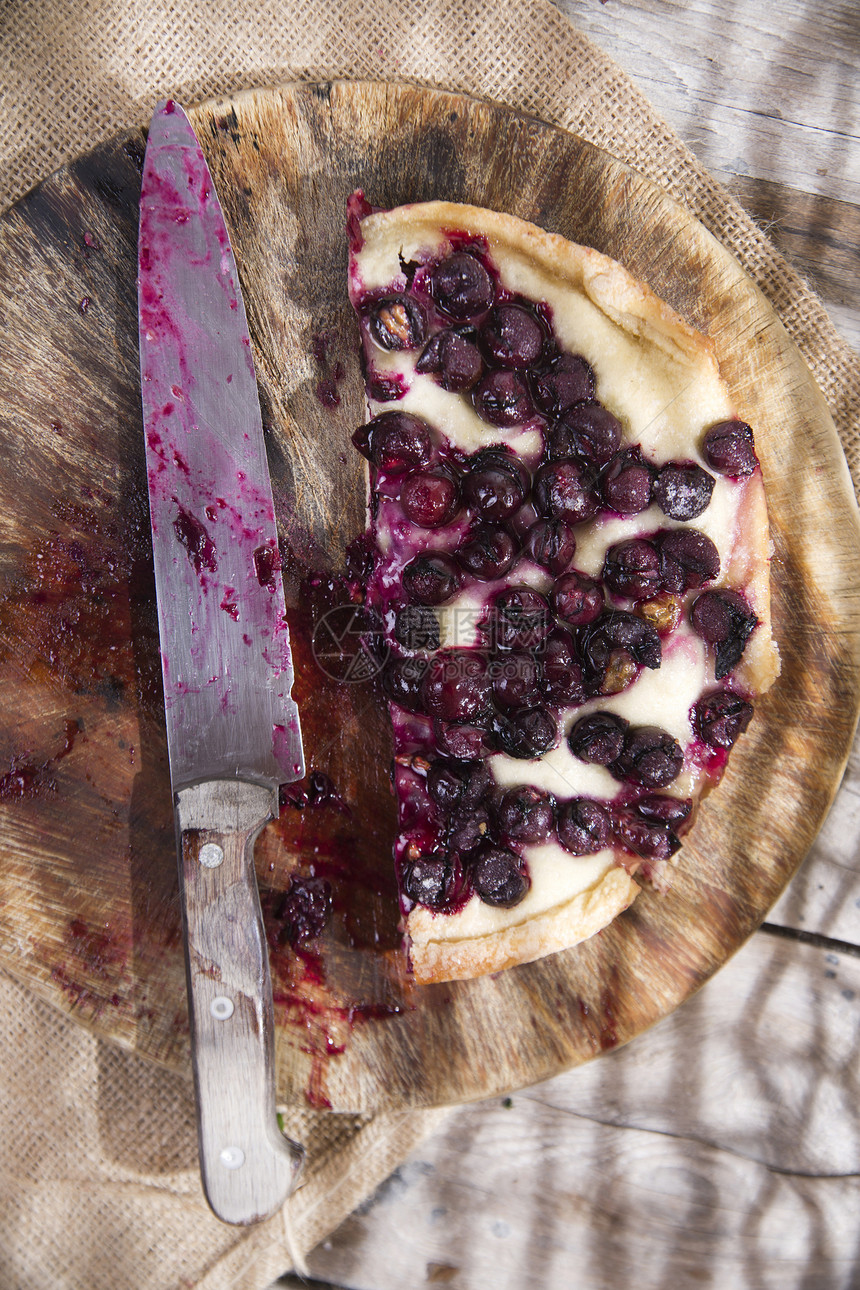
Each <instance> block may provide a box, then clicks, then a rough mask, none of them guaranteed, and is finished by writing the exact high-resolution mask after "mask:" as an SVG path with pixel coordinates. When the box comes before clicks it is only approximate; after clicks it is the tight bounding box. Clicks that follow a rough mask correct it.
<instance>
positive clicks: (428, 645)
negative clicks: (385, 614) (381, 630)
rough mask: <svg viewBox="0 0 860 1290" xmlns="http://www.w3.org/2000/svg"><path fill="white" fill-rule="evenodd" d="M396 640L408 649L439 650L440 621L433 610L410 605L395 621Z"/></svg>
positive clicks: (398, 614)
mask: <svg viewBox="0 0 860 1290" xmlns="http://www.w3.org/2000/svg"><path fill="white" fill-rule="evenodd" d="M394 639H395V640H396V641H399V642H400V644H401V645H405V646H406V648H407V649H425V650H432V649H438V648H439V619H438V618H437V617H436V615H435V614H434V613H433V610H432V609H429V608H425V607H424V606H423V605H408V606H407V608H406V609H400V610H398V612H397V617H396V618H395V620H394Z"/></svg>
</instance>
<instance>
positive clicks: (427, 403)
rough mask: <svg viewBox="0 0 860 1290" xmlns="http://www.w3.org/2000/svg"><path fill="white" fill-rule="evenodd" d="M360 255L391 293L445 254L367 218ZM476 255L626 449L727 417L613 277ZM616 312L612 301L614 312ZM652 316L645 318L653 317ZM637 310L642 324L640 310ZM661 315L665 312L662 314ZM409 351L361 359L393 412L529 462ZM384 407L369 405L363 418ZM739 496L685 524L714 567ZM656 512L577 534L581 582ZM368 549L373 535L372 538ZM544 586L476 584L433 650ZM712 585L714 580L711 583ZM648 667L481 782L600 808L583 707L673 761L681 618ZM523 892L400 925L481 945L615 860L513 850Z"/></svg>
mask: <svg viewBox="0 0 860 1290" xmlns="http://www.w3.org/2000/svg"><path fill="white" fill-rule="evenodd" d="M362 227H363V232H364V234H365V244H364V246H363V248H362V251H361V252H360V254H359V256H358V261H357V265H358V268H359V270H360V283H358V284H357V285H358V286H359V288H361V289H364V290H371V291H372V290H375V289H379V288H383V287H384V288H390V289H392V290H402V289H405V286H406V282H405V278H404V276H403V274H402V272H401V270H400V260H399V258H398V253H399V254H400V255H402V257H403V259H404V260H428V259H432V258H436V257H438V256H439V255H442V254H446V253H447V250H448V244H447V240H446V238H445V235H444V234H443V233H442V232H441V230H438V229H435V230H434V229H431V228H429V227H428V226H427V225H426V224H425V225H423V226H420V227H418V228H415V229H410V228H408V227H404V224H403V221H402V220H401V221H398V222H397V224H395V225H393V226H392V225H390V224H386V222H385V217H384V216H382V217H379V219H377V218H376V217H373V216H371V217H370V219H369V220H367V221H365V222H364V224H363V226H362ZM489 249H490V255H491V256H492V259H493V262H494V264H495V266H496V268H497V269H498V272H499V275H500V278H501V282H502V284H503V286H505V287H506V288H508V289H509V290H511V291H513V292H516V293H519V294H521V295H523V296H525V297H528V298H529V299H532V300H536V301H540V300H542V301H545V302H546V303H547V304H548V305H549V306H550V308H551V309H552V315H553V327H554V330H555V333H556V336H557V338H558V340H559V343H560V345H561V347H562V348H564V349H566V350H568V351H570V352H572V353H577V354H581V355H582V356H583V357H584V358H585V359H586V360H587V361H588V362H589V363H590V364H591V365H592V367H593V368H594V371H595V376H596V383H597V397H598V398H599V400H600V402H601V403H602V404H603V405H604V406H605V407H607V408H608V409H609V410H610V411H611V412H613V413H614V414H615V415H616V416H617V417H618V418H619V419H620V420H621V422H622V425H623V427H624V438H625V441H626V442H627V443H631V444H635V443H638V444H640V445H641V447H642V451H643V453H644V454H645V456H646V457H647V458H648V459H649V460H651V461H654V462H656V463H658V464H659V463H662V462H664V461H670V460H676V459H677V460H691V459H692V460H697V461H699V462H700V463H703V459H702V457H701V454H700V453H699V451H698V445H699V444H700V442H701V437H702V434H703V431H704V429H705V428H706V427H707V426H709V425H711V424H713V423H714V422H716V421H719V420H722V419H724V418H727V417H730V416H731V415H733V410H732V407H731V404H730V401H729V398H728V392H727V390H726V389H725V387H724V386H723V383H722V381H721V379H720V376H719V371H718V368H717V365H716V362H715V361H714V360H713V359H712V358H710V356H709V355H708V354H707V351H702V350H695V352H693V351H694V349H695V347H691V346H690V345H689V344H688V343H687V342H686V339H685V337H684V336H682V335H680V334H679V331H678V328H677V327H676V326H675V323H673V322H666V321H665V320H664V316H657V317H652V313H653V309H652V307H651V306H650V305H649V304H648V303H647V302H645V300H644V294H643V292H642V290H641V288H640V287H639V286H638V284H636V283H635V282H634V281H633V280H632V279H631V278H630V277H629V275H627V274H626V272H625V271H623V270H620V269H619V266H614V265H612V264H611V263H610V262H609V261H607V260H605V257H602V256H599V255H596V254H595V253H593V252H590V251H588V250H586V251H585V252H584V255H583V263H582V265H581V266H580V269H579V272H580V274H581V282H577V281H574V280H573V279H572V278H568V279H567V280H565V279H559V277H558V275H557V274H555V275H554V274H553V273H552V272H551V270H550V269H549V268H547V269H546V270H544V269H543V268H541V266H540V265H539V264H537V263H536V262H535V261H534V260H533V259H531V258H529V257H528V256H527V255H524V254H522V253H521V252H519V251H517V250H514V249H511V248H509V247H507V246H505V245H503V244H501V243H499V242H496V241H494V240H492V241H491V245H490V248H489ZM619 302H620V303H619ZM662 308H663V307H662V306H658V310H659V309H662ZM649 310H651V313H649ZM666 316H668V311H666ZM415 359H416V356H415V355H414V354H405V353H401V354H388V353H386V352H384V351H382V350H381V349H374V353H373V359H372V361H373V364H374V367H375V368H376V369H377V370H379V371H383V372H384V371H390V372H397V373H398V374H399V375H400V376H401V377H402V378H403V383H404V386H405V387H406V393H405V395H404V397H403V398H402V399H400V400H398V401H397V403H396V406H397V407H398V408H402V409H404V410H405V411H409V412H412V413H414V414H416V415H418V416H421V417H423V418H424V419H425V420H427V421H429V422H430V423H431V424H432V425H434V426H436V427H437V428H438V429H439V430H440V431H442V432H443V433H444V434H445V435H446V437H447V438H448V439H449V441H450V442H451V443H452V445H454V446H455V447H457V448H460V449H462V450H463V451H465V452H468V453H472V452H475V451H477V450H478V449H480V448H482V447H486V446H488V445H489V444H491V443H498V442H504V443H507V444H509V445H510V446H511V447H512V448H513V449H514V450H515V451H517V452H519V453H521V454H522V455H524V456H528V455H529V454H531V453H534V452H536V451H539V449H540V447H541V437H540V433H539V431H537V430H533V429H529V428H525V429H523V428H521V427H514V428H513V429H509V430H499V429H496V428H494V427H492V426H488V425H487V424H486V423H485V422H483V421H482V420H481V419H480V418H479V417H478V416H477V415H476V413H475V412H474V410H473V408H472V407H471V405H470V403H469V401H468V400H467V399H464V398H463V397H462V396H461V395H457V394H451V393H449V392H447V391H445V390H442V389H441V387H440V386H439V385H437V384H436V382H435V381H434V380H433V379H432V377H430V376H422V375H419V374H417V373H416V372H415V370H414V364H415ZM391 406H392V404H390V403H386V404H378V405H377V404H373V405H371V410H372V412H374V413H376V412H380V411H384V410H386V409H388V408H390V407H391ZM742 492H743V486H742V485H738V484H737V483H734V482H732V481H730V480H727V479H723V478H720V477H718V478H717V480H716V483H715V487H714V491H713V495H712V498H711V501H710V504H709V506H708V508H707V509H706V511H705V512H704V514H703V515H701V516H699V517H697V518H696V519H695V520H693V521H691V527H694V528H696V529H698V530H699V531H701V532H703V533H705V534H706V535H707V536H708V537H709V538H710V539H711V540H712V541H713V542H714V544H715V546H716V547H717V550H718V551H719V554H720V562H721V567H722V568H723V570H725V569H726V568H727V566H728V565H729V563H730V558H731V555H732V549H733V547H734V546H735V544H736V540H737V536H738V535H737V525H738V518H739V516H738V511H739V504H740V498H741V495H742ZM675 526H676V522H675V521H672V520H670V519H668V518H667V517H666V516H665V515H664V514H663V513H662V511H660V510H659V508H658V507H656V506H653V507H651V508H649V510H648V511H646V512H644V513H643V514H640V515H636V516H631V517H629V518H616V519H605V520H601V521H599V522H598V523H596V524H593V525H581V526H579V527H578V529H577V534H576V537H577V550H576V555H575V557H574V561H573V567H574V568H575V569H577V570H579V571H580V572H582V573H585V574H588V575H589V576H592V577H597V576H599V575H600V573H601V570H602V568H603V562H604V558H605V554H606V550H607V548H608V547H609V546H611V545H613V544H614V543H616V542H621V541H624V540H627V539H629V538H633V537H638V536H641V535H643V534H647V533H650V532H653V531H655V530H657V529H660V528H668V527H675ZM379 536H380V538H382V534H380V535H379ZM550 581H551V580H550V579H548V577H547V575H546V574H545V572H544V571H543V570H541V569H538V567H537V566H535V565H532V564H530V563H529V562H525V561H524V562H521V563H520V564H519V565H518V566H517V567H516V569H515V570H514V571H513V572H512V574H511V575H510V576H509V577H508V578H506V579H505V580H504V582H500V583H498V584H494V586H493V588H490V587H486V586H484V587H480V586H479V587H471V588H468V589H467V590H464V591H463V592H461V593H460V595H459V596H457V597H456V598H455V599H454V600H452V601H451V602H450V604H448V605H447V606H445V607H443V608H442V609H440V610H439V611H437V612H438V617H439V622H440V629H441V644H442V645H443V646H468V645H474V644H476V643H477V625H478V623H479V621H480V618H481V616H482V615H483V613H484V610H485V607H486V604H487V600H488V596H489V594H490V593H491V590H492V589H498V587H499V586H501V585H504V584H505V583H506V584H508V585H510V584H514V583H529V584H530V585H533V586H535V587H537V588H538V589H540V590H545V589H546V587H547V586H548V584H549V582H550ZM722 581H723V578H721V579H720V580H719V582H722ZM663 650H664V654H663V662H662V666H661V667H660V668H659V669H658V670H656V671H651V670H649V669H645V668H643V669H642V671H641V673H640V675H639V676H638V678H637V680H636V681H635V682H634V684H633V685H631V686H630V687H628V688H627V689H626V690H624V691H623V692H622V693H620V694H617V695H613V696H608V697H598V698H596V699H594V700H591V701H590V702H589V703H587V704H584V705H582V706H580V707H578V708H572V709H568V710H567V711H566V712H565V713H564V714H563V716H562V721H561V730H560V740H559V744H558V746H557V747H555V748H553V749H551V750H550V751H549V752H548V753H546V754H545V755H544V756H543V757H542V758H541V759H540V760H538V761H533V762H528V761H522V760H519V759H517V758H512V757H508V756H506V755H504V754H498V755H496V756H493V757H491V758H490V759H489V765H490V768H491V771H492V774H493V777H494V779H495V781H496V783H497V784H499V785H500V786H501V787H513V786H515V785H519V784H533V785H534V786H535V787H537V788H540V789H543V790H545V791H547V792H550V793H553V794H554V795H556V796H557V797H558V798H560V799H570V798H573V797H588V798H594V799H596V800H598V801H600V800H603V801H606V800H611V799H612V798H614V797H615V796H616V795H617V793H618V791H619V784H618V782H617V781H616V780H615V779H614V778H613V777H612V776H611V775H610V773H609V772H608V771H607V770H606V769H605V768H604V767H601V766H592V765H589V764H588V763H586V762H581V761H579V760H578V759H577V758H576V757H574V755H573V753H571V751H570V749H569V747H568V745H567V740H566V737H565V736H566V734H567V732H568V730H569V729H570V727H571V726H572V725H573V723H574V722H575V721H576V720H578V719H579V718H580V717H581V716H584V715H586V714H587V713H589V712H593V711H595V710H598V709H600V710H603V711H608V712H615V713H617V714H618V715H620V716H623V717H624V718H625V719H626V720H627V721H629V722H630V723H631V725H659V726H661V727H662V728H663V729H665V730H666V731H667V732H668V733H669V734H671V735H672V736H673V738H675V739H676V740H677V741H678V743H679V744H680V746H681V748H682V749H683V750H684V752H685V755H686V753H687V751H688V749H689V746H690V744H691V742H692V738H693V731H692V727H691V724H690V710H691V708H692V707H693V705H694V704H695V703H696V701H697V700H698V699H699V697H700V696H701V694H702V691H703V690H704V689H705V687H706V684H707V683H708V682H709V681H710V680H712V672H711V664H710V662H709V660H708V657H707V651H706V649H705V646H704V643H703V642H702V641H701V640H700V639H699V637H698V636H696V635H695V633H694V632H693V631H692V629H691V628H690V627H689V625H688V624H687V623H686V621H684V622H683V623H682V624H680V625H679V627H678V628H677V629H676V631H675V632H674V633H673V634H672V637H671V638H670V640H668V641H666V640H664V642H663ZM701 774H702V772H701V771H700V770H699V769H698V768H697V767H695V766H694V765H692V764H690V762H689V759H688V758H687V759H686V760H685V766H684V769H683V770H682V772H681V774H680V775H679V776H678V778H677V779H676V780H675V781H674V782H673V783H672V784H671V785H669V786H668V788H667V789H665V790H661V791H662V792H665V793H669V794H672V795H674V796H678V797H688V796H691V795H692V794H693V793H694V792H695V789H696V785H697V782H698V781H699V779H700V778H701ZM523 855H524V857H525V859H526V861H527V863H528V866H529V872H530V875H531V887H530V889H529V892H528V893H527V895H526V896H525V898H524V899H523V900H522V901H521V902H520V903H519V904H518V905H517V906H515V907H514V908H513V909H496V908H493V907H492V906H489V905H486V904H484V903H483V902H482V901H481V900H480V899H479V897H477V896H473V897H472V898H471V899H470V901H469V902H468V904H467V905H466V906H465V907H464V908H463V909H462V910H460V911H459V912H457V913H454V914H444V915H436V914H434V913H433V912H432V911H430V910H427V909H423V908H421V907H420V906H418V907H416V908H415V909H414V910H413V911H412V913H411V914H410V931H411V934H412V936H413V938H414V939H416V940H421V941H434V940H435V941H459V940H466V939H471V938H475V937H481V936H486V935H490V934H492V933H493V932H496V931H499V930H502V929H504V928H509V927H514V926H518V925H520V924H522V923H525V922H527V921H528V920H530V919H532V918H535V917H537V916H538V915H540V914H543V913H545V912H547V911H549V910H552V909H556V908H558V907H560V906H563V905H564V904H565V903H567V902H568V901H570V900H572V899H573V898H575V897H576V896H578V895H580V894H581V893H583V892H585V891H587V890H588V889H589V888H592V887H594V886H596V885H597V884H599V883H600V881H601V880H602V879H603V878H604V877H605V875H606V874H607V873H608V871H609V870H610V869H611V868H612V867H613V865H614V863H615V853H614V852H613V851H612V850H611V849H605V850H603V851H600V852H598V853H596V854H595V855H591V856H582V857H579V856H572V855H570V853H569V852H567V851H565V850H564V848H563V847H562V846H561V845H560V844H559V843H557V842H551V843H546V844H544V845H541V846H533V847H526V848H524V851H523Z"/></svg>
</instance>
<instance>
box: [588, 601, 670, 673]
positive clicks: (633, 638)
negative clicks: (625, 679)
mask: <svg viewBox="0 0 860 1290" xmlns="http://www.w3.org/2000/svg"><path fill="white" fill-rule="evenodd" d="M577 642H578V645H579V652H580V657H581V659H582V671H583V680H584V682H585V687H586V690H588V691H589V692H590V693H593V692H595V690H598V689H599V688H600V686H601V684H602V682H603V680H604V678H605V677H606V672H607V668H608V667H609V663H610V658H611V656H612V654H613V652H614V651H615V650H623V651H625V653H627V654H629V656H630V657H631V659H632V660H633V661H634V662H635V663H638V664H640V665H641V666H642V667H648V668H651V669H652V670H653V669H656V668H658V667H659V666H660V664H661V662H662V658H663V649H662V645H661V643H660V636H659V634H658V632H657V629H656V628H655V627H653V626H652V625H651V624H650V623H647V622H645V621H644V620H643V619H641V618H639V617H637V615H636V614H630V613H627V612H626V610H622V609H613V610H610V611H609V612H607V613H604V614H603V615H602V616H601V617H600V618H598V619H597V620H596V622H594V623H590V624H589V625H588V626H587V627H581V628H579V630H578V632H577Z"/></svg>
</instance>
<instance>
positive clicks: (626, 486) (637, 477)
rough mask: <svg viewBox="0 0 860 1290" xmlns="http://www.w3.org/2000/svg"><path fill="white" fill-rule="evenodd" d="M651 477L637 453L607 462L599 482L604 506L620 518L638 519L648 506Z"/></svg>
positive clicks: (623, 454)
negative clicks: (627, 516) (635, 516)
mask: <svg viewBox="0 0 860 1290" xmlns="http://www.w3.org/2000/svg"><path fill="white" fill-rule="evenodd" d="M651 483H652V476H651V471H650V469H649V467H648V466H647V465H646V463H645V461H644V460H643V458H642V452H641V450H640V449H639V448H638V447H636V448H630V449H628V451H627V452H621V453H619V454H618V456H617V457H616V458H615V459H614V461H612V462H610V464H609V466H608V468H607V469H606V471H605V473H604V475H603V478H602V479H601V481H600V492H601V496H602V497H603V501H604V504H605V505H606V506H607V507H608V508H609V509H610V510H611V511H618V512H619V513H620V514H621V515H639V514H640V512H642V511H644V510H647V508H648V507H649V506H650V505H651Z"/></svg>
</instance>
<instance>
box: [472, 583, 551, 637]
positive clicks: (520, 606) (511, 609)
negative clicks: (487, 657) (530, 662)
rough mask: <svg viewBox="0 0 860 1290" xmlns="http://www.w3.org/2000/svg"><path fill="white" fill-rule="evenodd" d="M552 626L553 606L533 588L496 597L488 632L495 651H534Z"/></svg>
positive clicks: (508, 590)
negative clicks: (551, 608)
mask: <svg viewBox="0 0 860 1290" xmlns="http://www.w3.org/2000/svg"><path fill="white" fill-rule="evenodd" d="M551 626H552V614H551V613H550V610H549V605H548V604H547V602H546V600H545V599H544V597H543V596H542V595H540V593H539V592H537V591H534V590H533V588H531V587H505V589H504V590H503V591H500V592H499V593H498V594H497V595H496V596H494V597H493V602H492V605H491V606H490V611H489V616H488V620H487V622H486V624H485V626H484V631H485V633H486V635H487V636H488V638H489V643H490V645H491V646H492V647H494V648H495V649H502V650H506V649H515V650H534V649H537V647H538V646H539V645H540V643H541V641H543V640H544V639H545V638H546V636H547V634H548V632H549V629H550V627H551Z"/></svg>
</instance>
